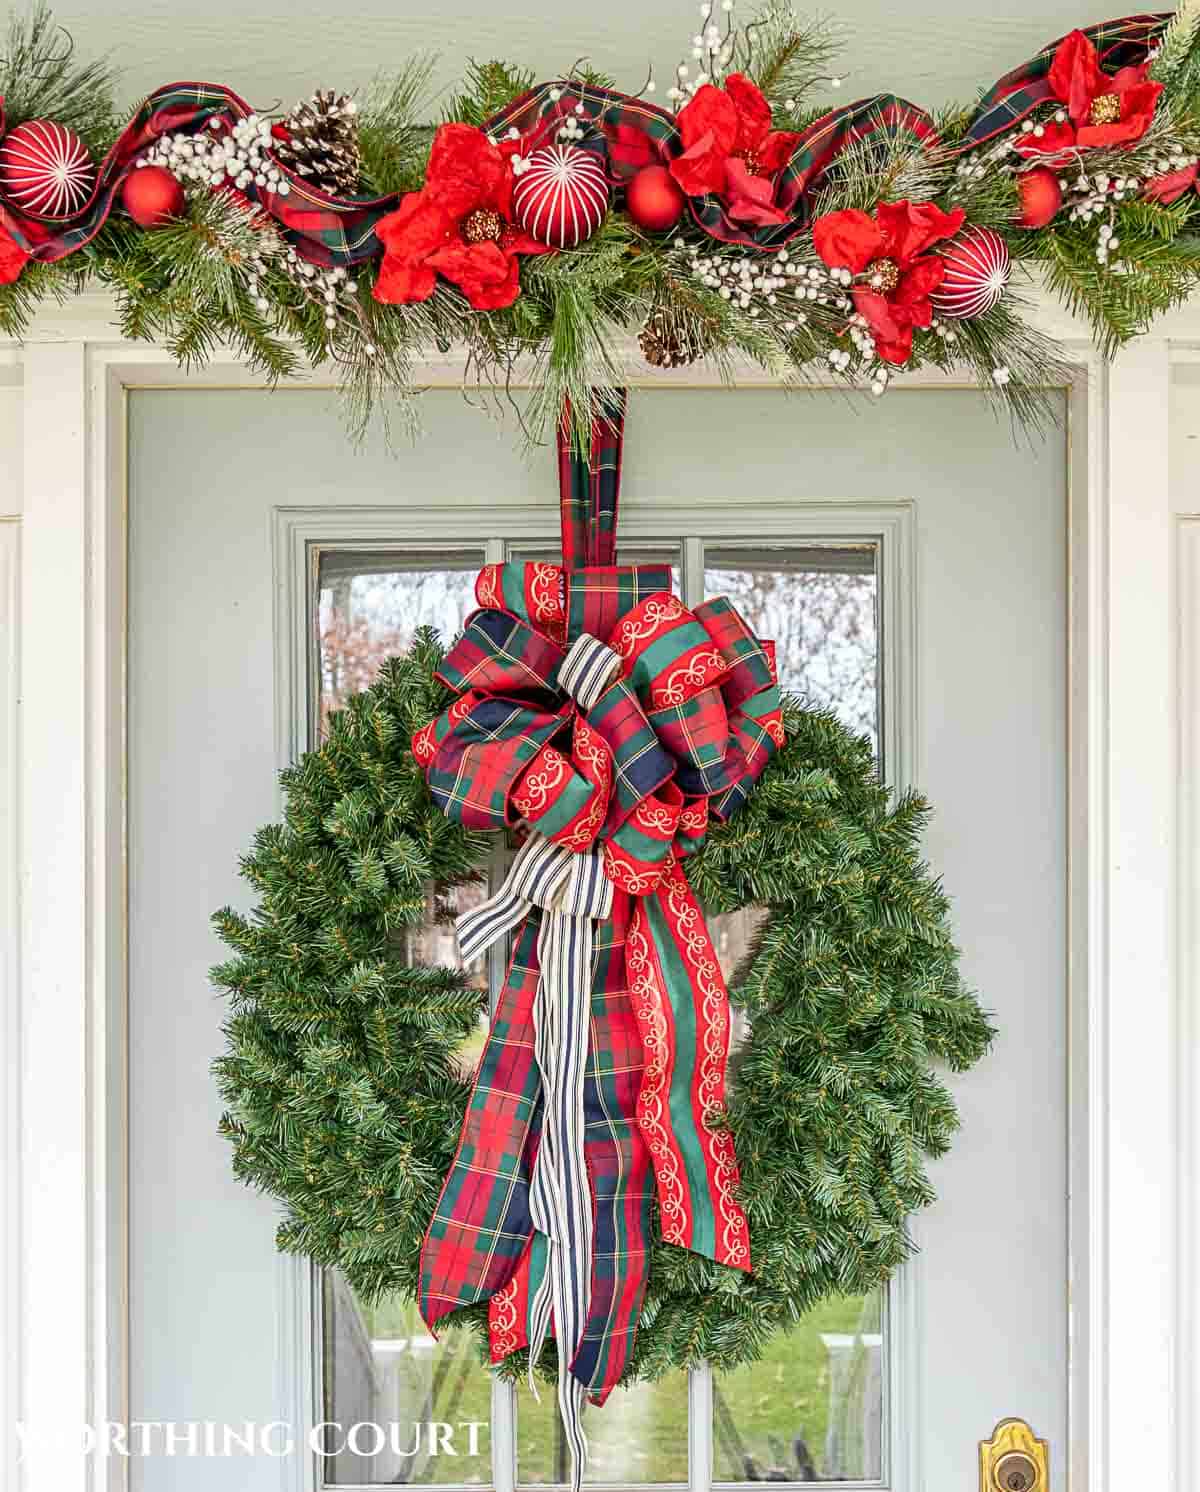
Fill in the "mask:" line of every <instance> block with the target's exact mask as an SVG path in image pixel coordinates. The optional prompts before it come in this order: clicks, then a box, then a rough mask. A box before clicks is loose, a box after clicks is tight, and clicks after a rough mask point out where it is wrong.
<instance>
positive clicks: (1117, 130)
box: [1017, 31, 1163, 159]
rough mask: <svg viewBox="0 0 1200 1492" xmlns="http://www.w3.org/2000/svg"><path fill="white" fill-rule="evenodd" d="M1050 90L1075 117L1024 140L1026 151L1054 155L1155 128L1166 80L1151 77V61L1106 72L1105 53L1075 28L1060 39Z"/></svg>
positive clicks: (1122, 141) (1020, 144) (1111, 142)
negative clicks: (1103, 65) (1102, 59)
mask: <svg viewBox="0 0 1200 1492" xmlns="http://www.w3.org/2000/svg"><path fill="white" fill-rule="evenodd" d="M1048 82H1049V84H1050V91H1051V92H1052V93H1053V95H1054V97H1055V98H1056V99H1058V100H1059V102H1060V103H1062V104H1065V105H1066V109H1067V115H1068V118H1069V120H1070V122H1069V123H1068V122H1067V121H1065V120H1064V121H1063V122H1062V123H1061V124H1060V123H1058V122H1057V121H1056V122H1054V123H1052V124H1047V125H1045V126H1044V134H1043V135H1041V136H1040V137H1038V138H1036V139H1035V138H1033V137H1032V136H1026V137H1024V138H1022V139H1021V140H1019V141H1018V143H1017V149H1018V150H1019V151H1020V152H1021V154H1022V155H1026V156H1030V155H1054V154H1056V153H1058V155H1059V158H1060V159H1061V158H1063V157H1062V152H1064V151H1069V150H1071V149H1072V148H1077V149H1080V150H1088V149H1090V148H1092V147H1095V146H1098V145H1128V144H1130V143H1131V142H1132V141H1134V140H1140V139H1141V138H1142V136H1143V135H1144V134H1145V133H1146V131H1147V130H1148V129H1149V128H1150V121H1151V120H1152V119H1153V118H1154V110H1155V107H1156V106H1157V104H1158V96H1159V94H1160V93H1162V91H1163V90H1162V84H1161V83H1152V82H1151V81H1150V64H1149V62H1143V63H1141V64H1140V65H1139V66H1137V67H1123V68H1121V70H1120V71H1119V72H1116V73H1111V74H1110V73H1106V72H1105V71H1104V70H1103V68H1101V66H1100V54H1099V53H1098V52H1097V51H1096V48H1095V47H1094V46H1093V45H1092V43H1091V42H1090V41H1089V40H1088V38H1087V37H1086V36H1085V35H1084V34H1083V32H1082V31H1072V32H1071V34H1070V36H1066V37H1064V38H1063V39H1062V41H1061V42H1059V44H1058V50H1057V52H1055V54H1054V61H1053V62H1052V63H1051V64H1050V72H1049V74H1048Z"/></svg>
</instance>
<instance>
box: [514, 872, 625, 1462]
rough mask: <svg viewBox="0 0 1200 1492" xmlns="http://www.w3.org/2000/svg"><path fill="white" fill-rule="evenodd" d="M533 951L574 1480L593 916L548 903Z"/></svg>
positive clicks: (564, 1401)
mask: <svg viewBox="0 0 1200 1492" xmlns="http://www.w3.org/2000/svg"><path fill="white" fill-rule="evenodd" d="M581 858H582V857H581ZM594 868H595V871H596V873H597V875H599V876H602V875H603V872H602V869H601V867H600V864H599V860H598V859H597V860H596V862H595V867H594ZM605 884H607V883H605ZM538 954H539V962H540V964H541V970H542V975H541V982H540V985H539V989H538V999H537V1001H536V1003H535V1007H534V1010H535V1016H534V1026H535V1031H536V1036H535V1043H536V1045H535V1050H536V1054H537V1061H538V1066H539V1068H540V1070H541V1074H542V1084H543V1088H544V1090H545V1094H546V1112H545V1118H544V1123H543V1133H542V1143H541V1147H540V1149H539V1152H538V1159H537V1165H536V1167H535V1169H534V1177H533V1189H532V1192H531V1196H530V1204H531V1212H532V1216H533V1221H534V1226H535V1227H537V1228H538V1229H539V1230H540V1231H541V1232H543V1233H545V1234H547V1236H548V1237H549V1240H550V1258H549V1269H548V1271H547V1281H548V1284H549V1287H550V1296H551V1299H552V1303H553V1311H554V1331H555V1343H556V1345H557V1348H558V1407H559V1413H560V1415H561V1417H562V1422H563V1428H564V1430H565V1431H566V1435H567V1443H568V1445H569V1446H570V1450H571V1485H572V1487H573V1488H578V1487H579V1485H580V1482H581V1481H582V1478H583V1468H584V1467H585V1466H586V1464H587V1439H586V1437H585V1436H584V1433H583V1404H584V1400H585V1397H586V1391H585V1389H584V1387H583V1385H582V1384H581V1383H579V1381H578V1380H577V1379H576V1378H575V1377H574V1375H573V1374H572V1372H571V1362H572V1360H573V1358H574V1356H575V1352H576V1349H577V1347H578V1345H579V1342H580V1340H581V1339H582V1337H583V1332H584V1328H585V1326H586V1324H587V1315H588V1305H589V1302H590V1298H591V1269H592V1227H593V1222H592V1196H591V1188H590V1185H589V1182H588V1173H587V1157H586V1154H585V1150H584V1138H585V1130H584V1111H583V1086H584V1076H585V1072H586V1068H587V1055H588V1031H589V1024H590V1022H589V1016H590V1010H591V977H592V922H591V919H590V918H589V917H587V916H574V915H572V914H571V913H569V912H562V911H558V910H552V911H548V912H546V913H545V914H544V915H543V917H542V925H541V929H540V933H539V939H538ZM539 1304H540V1302H535V1328H534V1331H532V1332H531V1335H530V1372H531V1373H532V1369H533V1355H534V1352H535V1350H539V1349H540V1347H541V1342H542V1340H544V1337H545V1315H544V1305H543V1307H542V1319H540V1320H539V1319H536V1318H537V1316H538V1314H539V1313H538V1311H537V1309H536V1308H537V1306H538V1305H539ZM535 1333H536V1334H535Z"/></svg>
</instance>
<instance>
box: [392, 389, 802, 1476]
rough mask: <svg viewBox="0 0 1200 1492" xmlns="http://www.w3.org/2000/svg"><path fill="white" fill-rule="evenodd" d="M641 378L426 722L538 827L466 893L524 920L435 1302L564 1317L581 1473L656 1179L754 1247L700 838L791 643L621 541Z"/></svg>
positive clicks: (637, 1270)
mask: <svg viewBox="0 0 1200 1492" xmlns="http://www.w3.org/2000/svg"><path fill="white" fill-rule="evenodd" d="M623 409H624V400H623V396H622V399H621V400H620V402H619V403H618V404H616V405H614V406H613V407H612V408H611V409H610V411H609V413H608V415H607V417H606V418H605V419H603V420H601V421H599V422H598V424H597V427H596V431H595V433H594V437H593V442H592V449H591V451H590V452H586V453H582V454H580V453H576V452H573V451H572V449H571V448H570V445H569V436H568V435H567V434H566V431H565V422H564V429H563V430H562V431H561V432H560V473H561V477H562V486H563V492H562V516H563V548H564V555H565V556H567V557H568V558H569V559H570V560H571V561H573V566H572V567H570V568H564V567H560V566H558V565H549V564H527V565H521V564H503V565H489V566H487V567H486V568H485V569H484V571H483V572H482V573H481V575H480V576H479V580H478V582H477V586H476V595H477V598H478V600H479V603H480V610H478V611H476V612H475V613H474V614H473V615H472V616H471V617H470V618H469V619H468V621H467V624H466V628H465V630H464V632H463V635H462V637H461V638H460V639H459V641H458V642H457V643H456V644H455V645H454V647H453V648H452V649H451V650H450V653H449V654H448V655H447V658H446V660H445V663H444V664H443V667H442V670H441V677H442V679H443V681H444V682H445V683H447V684H448V685H449V686H450V687H451V688H453V689H454V690H455V691H456V692H457V693H458V696H459V697H458V698H457V699H456V700H455V701H454V703H453V704H451V705H450V706H449V707H448V709H446V710H445V711H444V712H443V714H442V715H441V716H439V717H438V719H436V720H435V721H433V722H431V724H430V725H428V726H426V727H425V728H424V729H423V730H421V731H419V732H418V733H417V735H416V736H415V738H414V741H413V751H414V754H415V755H416V757H417V760H418V761H419V762H421V763H422V764H423V766H424V767H425V771H426V776H427V779H428V782H429V786H430V789H431V791H432V793H433V795H434V797H435V798H436V800H437V801H438V802H439V803H440V804H441V806H442V807H443V809H444V810H445V812H446V813H447V814H449V815H450V816H451V817H452V818H454V819H456V820H457V821H458V822H460V823H462V824H463V825H465V826H467V827H470V828H477V829H502V828H504V827H506V826H509V825H512V824H514V823H516V822H518V821H519V822H521V823H523V824H525V825H527V826H528V828H529V830H530V831H531V832H530V837H529V838H528V840H527V841H526V843H525V845H524V846H523V848H522V850H521V851H520V853H519V854H518V856H517V858H516V861H515V862H514V865H513V868H512V871H511V873H510V875H509V877H508V879H507V881H506V882H505V885H504V887H503V888H502V890H501V891H500V893H499V894H498V895H497V896H495V897H493V898H492V899H491V900H490V901H489V902H488V903H486V904H485V905H484V906H483V907H481V908H479V909H477V910H475V911H473V912H471V913H468V914H467V915H465V916H464V917H463V918H461V919H460V921H459V926H458V935H459V944H460V948H461V950H462V952H463V954H464V956H465V957H473V956H477V955H478V954H479V953H480V952H481V951H482V950H483V949H484V948H485V947H487V946H490V944H491V943H492V942H494V941H495V940H496V939H497V938H499V937H500V936H502V935H503V934H504V933H505V932H507V931H509V930H511V929H516V936H515V940H514V947H513V952H512V958H511V962H510V964H509V969H508V976H507V978H506V980H505V984H504V988H503V991H502V992H501V995H500V998H499V1002H498V1004H497V1007H496V1011H495V1015H494V1017H493V1020H492V1026H491V1031H490V1033H489V1035H488V1039H487V1044H486V1046H485V1048H484V1052H483V1055H482V1057H481V1059H480V1064H479V1069H478V1072H477V1074H476V1079H475V1087H474V1090H473V1093H472V1096H471V1100H470V1103H469V1105H468V1108H467V1113H466V1116H465V1118H464V1121H463V1127H462V1133H461V1136H460V1139H459V1146H458V1152H457V1155H456V1157H455V1160H454V1164H453V1165H452V1167H451V1169H450V1172H449V1174H448V1176H447V1178H446V1182H445V1185H444V1187H443V1190H442V1194H441V1197H440V1198H439V1201H438V1205H437V1208H436V1210H435V1212H434V1216H433V1219H432V1221H431V1223H430V1226H429V1230H428V1233H427V1235H426V1239H425V1244H424V1247H423V1250H422V1256H421V1281H420V1304H421V1312H422V1315H423V1316H424V1318H425V1320H426V1322H427V1323H428V1324H429V1325H430V1326H431V1327H433V1326H434V1325H436V1323H437V1322H438V1321H439V1320H440V1319H441V1318H442V1317H443V1316H445V1315H447V1314H448V1313H449V1312H451V1311H453V1310H455V1309H457V1308H458V1307H460V1306H463V1305H467V1304H469V1303H472V1302H475V1301H478V1300H483V1299H488V1300H489V1335H490V1340H491V1352H492V1357H493V1360H494V1361H500V1360H502V1359H503V1358H504V1357H506V1356H508V1355H509V1354H510V1353H512V1352H514V1351H516V1350H517V1349H518V1348H521V1347H524V1346H529V1347H530V1349H531V1352H530V1356H531V1359H535V1358H536V1356H537V1353H538V1351H539V1349H540V1347H541V1345H542V1342H543V1340H544V1338H545V1336H546V1334H547V1331H548V1329H549V1325H550V1321H551V1318H553V1326H554V1333H555V1339H556V1345H557V1350H558V1354H559V1367H560V1372H559V1406H560V1410H561V1412H562V1415H563V1420H564V1423H565V1424H566V1426H567V1430H568V1437H569V1442H570V1445H571V1450H572V1462H573V1478H574V1483H575V1485H578V1482H579V1479H580V1477H581V1475H582V1467H583V1464H584V1460H585V1457H586V1444H585V1442H584V1440H583V1436H582V1432H581V1429H580V1412H581V1410H582V1406H583V1402H584V1399H585V1398H586V1397H589V1396H590V1397H591V1398H592V1400H593V1401H594V1402H596V1403H602V1402H603V1401H604V1399H605V1398H606V1397H607V1395H608V1393H609V1392H610V1391H611V1389H612V1388H613V1387H614V1386H615V1384H616V1383H617V1382H618V1381H619V1380H620V1378H621V1376H622V1374H623V1372H624V1370H625V1367H626V1364H627V1363H628V1360H629V1355H630V1352H631V1351H632V1347H633V1341H634V1335H635V1332H636V1328H637V1322H638V1317H639V1315H640V1312H641V1306H642V1300H643V1297H644V1295H645V1290H646V1282H647V1274H648V1266H649V1248H650V1224H651V1214H652V1206H653V1202H654V1200H655V1199H656V1198H657V1201H658V1204H659V1213H660V1221H661V1228H662V1236H663V1238H664V1239H665V1240H666V1241H667V1242H670V1243H675V1244H678V1245H680V1246H681V1247H684V1248H689V1249H693V1250H695V1251H697V1252H699V1253H702V1254H704V1255H705V1256H706V1257H708V1258H711V1259H714V1260H716V1261H717V1262H719V1263H722V1264H728V1265H730V1266H732V1267H734V1268H738V1269H746V1270H748V1269H749V1267H750V1244H749V1229H748V1226H747V1223H746V1217H745V1214H744V1213H743V1211H742V1208H741V1206H740V1204H739V1203H738V1200H737V1197H736V1188H737V1183H738V1168H737V1157H736V1155H735V1153H734V1147H733V1141H732V1137H731V1136H730V1135H729V1133H728V1132H727V1131H726V1130H723V1129H721V1128H720V1127H719V1115H720V1111H721V1109H722V1107H723V1103H724V1091H725V1063H726V1053H727V1048H728V1039H729V1006H728V993H727V991H726V988H725V983H724V980H723V978H722V975H721V970H720V965H719V963H718V960H717V956H716V952H715V950H714V949H713V946H712V942H711V940H710V938H709V936H708V931H707V927H706V925H705V920H704V915H703V912H702V910H701V908H700V906H699V904H698V903H697V901H696V899H695V896H694V895H693V893H692V890H691V888H690V886H689V885H688V881H687V876H686V874H685V873H684V863H685V861H686V858H687V856H688V855H689V854H691V853H692V852H694V851H695V850H696V849H697V848H698V847H699V845H700V844H701V843H702V842H703V839H704V835H705V832H706V828H707V825H708V822H709V819H710V816H711V817H713V818H717V819H721V818H726V817H728V816H729V815H730V814H732V813H733V812H735V811H736V810H737V808H738V807H739V806H740V805H741V804H742V802H743V801H744V800H745V798H746V797H747V796H748V794H749V792H750V790H751V788H752V787H753V784H754V782H755V780H756V779H757V778H758V776H759V775H760V774H761V772H762V770H763V768H764V766H765V765H766V763H767V761H768V760H769V758H770V756H771V754H772V752H773V751H774V750H775V748H776V746H777V745H778V744H779V743H780V742H781V741H782V739H783V726H782V719H781V714H780V698H779V689H778V685H777V683H776V679H775V666H774V657H773V652H772V649H771V647H770V645H769V644H766V643H762V642H760V641H759V640H758V639H757V638H755V637H754V635H753V633H752V632H751V631H750V629H749V627H748V626H747V625H746V623H745V621H744V620H743V619H742V618H741V617H740V616H739V615H738V613H737V611H736V610H735V609H734V607H733V606H732V605H731V604H730V603H729V602H728V601H727V600H723V599H722V600H714V601H706V602H704V603H703V604H702V605H700V606H697V607H696V608H695V609H694V610H688V609H687V608H686V607H684V606H683V604H682V603H681V602H680V601H679V600H678V599H677V598H676V597H675V596H673V595H672V594H671V591H670V571H669V570H668V569H667V568H666V567H658V566H636V567H623V566H618V565H616V564H615V563H614V559H615V543H614V536H615V518H616V493H617V478H618V474H619V465H620V431H621V420H622V418H623Z"/></svg>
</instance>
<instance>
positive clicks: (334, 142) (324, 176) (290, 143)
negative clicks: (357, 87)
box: [275, 88, 362, 197]
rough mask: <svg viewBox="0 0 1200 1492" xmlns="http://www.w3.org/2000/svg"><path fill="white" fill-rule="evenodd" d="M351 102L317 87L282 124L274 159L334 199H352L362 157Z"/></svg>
mask: <svg viewBox="0 0 1200 1492" xmlns="http://www.w3.org/2000/svg"><path fill="white" fill-rule="evenodd" d="M355 116H356V110H355V105H354V100H353V99H352V98H351V97H350V96H349V95H348V94H345V93H335V92H334V91H333V89H332V88H330V89H328V90H323V89H320V88H318V89H317V91H316V93H314V94H313V96H312V98H310V99H306V100H305V101H304V102H303V103H299V104H297V105H296V107H295V108H294V109H293V110H292V112H291V113H290V114H289V115H288V117H287V118H286V119H285V120H284V122H283V129H282V130H281V131H280V133H281V135H282V138H281V139H280V140H279V141H278V143H277V144H276V146H275V155H276V157H277V158H278V159H279V160H280V161H281V162H282V164H283V165H285V166H286V167H287V168H288V169H289V170H290V171H294V172H295V173H296V175H297V176H302V177H303V178H304V179H305V181H311V182H312V184H313V185H314V186H317V187H320V188H321V190H322V191H325V192H329V193H331V194H332V195H333V196H335V197H347V196H353V195H354V194H355V193H356V192H357V191H358V187H359V172H360V169H361V164H362V158H361V156H360V154H359V149H358V122H357V119H356V117H355Z"/></svg>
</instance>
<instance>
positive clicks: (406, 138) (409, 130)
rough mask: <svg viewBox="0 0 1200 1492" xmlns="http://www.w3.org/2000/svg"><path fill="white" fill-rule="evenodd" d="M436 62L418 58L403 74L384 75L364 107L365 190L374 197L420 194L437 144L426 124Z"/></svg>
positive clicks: (361, 123)
mask: <svg viewBox="0 0 1200 1492" xmlns="http://www.w3.org/2000/svg"><path fill="white" fill-rule="evenodd" d="M434 61H435V59H434V58H432V57H414V58H413V59H411V60H410V61H409V62H406V63H405V64H404V65H403V66H402V67H401V68H400V70H399V71H398V72H395V73H389V74H386V75H380V76H379V77H378V78H376V80H375V82H374V83H373V84H372V85H371V87H370V88H368V89H367V93H366V96H365V98H364V99H363V101H362V103H361V104H360V106H359V110H358V148H359V151H360V153H361V156H362V174H363V186H364V188H365V190H367V191H368V192H370V193H371V194H372V195H373V196H376V197H383V196H386V195H387V194H388V193H389V192H411V191H415V190H416V189H417V188H418V187H419V186H420V185H421V182H422V181H423V180H424V177H425V162H426V160H427V159H428V156H429V146H430V144H431V142H432V140H433V129H432V127H431V126H430V125H429V124H428V123H426V122H424V121H425V118H426V110H427V108H428V102H429V78H430V74H431V73H432V71H433V65H434Z"/></svg>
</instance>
